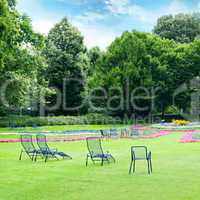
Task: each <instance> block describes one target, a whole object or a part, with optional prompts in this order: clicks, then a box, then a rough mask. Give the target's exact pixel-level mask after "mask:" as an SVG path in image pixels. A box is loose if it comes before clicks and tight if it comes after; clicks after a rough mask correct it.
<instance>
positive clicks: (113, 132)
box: [110, 129, 119, 138]
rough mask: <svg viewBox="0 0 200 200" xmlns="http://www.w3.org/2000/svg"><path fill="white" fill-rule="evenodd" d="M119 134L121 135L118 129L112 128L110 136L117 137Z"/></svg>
mask: <svg viewBox="0 0 200 200" xmlns="http://www.w3.org/2000/svg"><path fill="white" fill-rule="evenodd" d="M118 136H119V135H118V131H117V129H110V137H112V138H117V137H118Z"/></svg>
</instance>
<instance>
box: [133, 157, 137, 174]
mask: <svg viewBox="0 0 200 200" xmlns="http://www.w3.org/2000/svg"><path fill="white" fill-rule="evenodd" d="M135 164H136V162H135V160H134V161H133V173H135Z"/></svg>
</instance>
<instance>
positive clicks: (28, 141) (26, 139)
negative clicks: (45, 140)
mask: <svg viewBox="0 0 200 200" xmlns="http://www.w3.org/2000/svg"><path fill="white" fill-rule="evenodd" d="M20 141H21V145H22V147H23V148H24V150H25V151H26V152H28V151H34V150H35V146H34V145H33V139H32V135H30V134H23V135H21V136H20Z"/></svg>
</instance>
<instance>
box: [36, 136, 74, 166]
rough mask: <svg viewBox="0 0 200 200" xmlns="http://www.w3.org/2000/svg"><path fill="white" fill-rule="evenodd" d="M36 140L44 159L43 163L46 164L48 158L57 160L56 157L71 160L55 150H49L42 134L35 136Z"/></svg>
mask: <svg viewBox="0 0 200 200" xmlns="http://www.w3.org/2000/svg"><path fill="white" fill-rule="evenodd" d="M36 140H37V144H38V147H39V148H40V151H41V153H42V155H43V157H44V158H45V162H47V160H48V158H56V159H57V160H58V156H59V157H62V158H63V159H65V158H68V159H72V157H71V156H69V155H67V154H65V153H64V152H60V151H57V149H50V148H49V146H48V144H47V140H46V136H45V135H43V134H38V135H36ZM36 160H37V155H36V156H35V161H36Z"/></svg>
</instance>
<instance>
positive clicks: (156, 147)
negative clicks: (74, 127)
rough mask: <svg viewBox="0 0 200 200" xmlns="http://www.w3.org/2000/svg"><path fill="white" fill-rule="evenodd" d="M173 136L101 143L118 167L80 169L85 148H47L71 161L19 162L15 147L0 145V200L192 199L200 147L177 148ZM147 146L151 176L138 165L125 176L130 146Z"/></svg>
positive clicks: (199, 173) (198, 182)
mask: <svg viewBox="0 0 200 200" xmlns="http://www.w3.org/2000/svg"><path fill="white" fill-rule="evenodd" d="M180 137H181V134H180V133H175V134H172V135H168V136H164V137H161V138H158V139H149V140H143V139H140V140H128V139H118V140H104V141H103V147H104V149H105V150H109V151H110V152H111V153H112V154H113V155H114V157H115V158H116V160H117V162H116V163H115V164H106V165H105V166H103V167H102V166H100V165H99V164H96V165H93V164H92V163H91V162H90V164H89V166H88V167H86V166H85V156H86V152H87V149H86V144H85V141H82V142H66V143H50V146H51V147H57V148H59V150H62V151H65V152H66V153H69V154H70V155H71V156H72V157H73V160H60V161H56V160H51V161H49V162H47V163H44V161H43V160H39V161H38V162H36V163H34V162H31V161H30V160H29V159H28V158H27V157H24V158H23V160H22V161H18V156H19V152H20V148H21V147H20V144H0V172H1V173H0V199H5V200H55V199H56V200H92V199H95V200H130V199H133V200H169V199H172V200H196V199H199V188H200V144H198V143H191V144H181V143H178V140H179V139H180ZM132 145H146V146H148V148H149V149H150V150H151V151H152V154H153V174H152V175H150V176H149V175H147V168H146V163H145V162H143V161H140V162H137V169H136V174H135V175H133V174H132V175H129V174H128V169H129V163H130V147H131V146H132Z"/></svg>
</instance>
